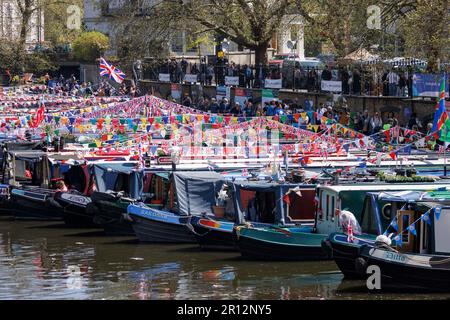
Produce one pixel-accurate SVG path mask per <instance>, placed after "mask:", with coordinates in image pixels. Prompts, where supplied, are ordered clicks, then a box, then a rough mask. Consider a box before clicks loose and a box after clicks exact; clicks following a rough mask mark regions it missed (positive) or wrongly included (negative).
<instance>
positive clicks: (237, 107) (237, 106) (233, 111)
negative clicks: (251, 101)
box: [230, 102, 242, 117]
mask: <svg viewBox="0 0 450 320" xmlns="http://www.w3.org/2000/svg"><path fill="white" fill-rule="evenodd" d="M230 112H231V114H232V115H233V116H235V117H237V116H240V115H242V110H241V105H240V104H239V102H236V103H235V104H234V106H233V108H231V111H230Z"/></svg>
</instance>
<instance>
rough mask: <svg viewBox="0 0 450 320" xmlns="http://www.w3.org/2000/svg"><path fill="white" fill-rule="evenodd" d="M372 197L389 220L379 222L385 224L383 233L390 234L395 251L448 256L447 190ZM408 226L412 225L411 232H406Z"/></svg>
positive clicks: (449, 212) (449, 211) (449, 203)
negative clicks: (392, 222)
mask: <svg viewBox="0 0 450 320" xmlns="http://www.w3.org/2000/svg"><path fill="white" fill-rule="evenodd" d="M376 197H377V200H378V202H379V204H380V205H383V207H382V208H383V209H384V210H385V211H386V215H388V214H390V216H391V217H392V218H391V219H389V220H388V219H386V220H388V221H386V222H385V221H384V219H383V222H384V223H386V227H385V230H386V233H387V234H392V236H391V237H392V238H393V239H394V240H395V247H396V249H397V250H398V251H399V252H405V253H415V254H430V255H449V254H450V233H449V232H448V231H449V230H450V192H449V191H447V190H436V191H428V192H417V191H410V192H394V193H388V192H383V193H379V194H377V195H376ZM391 221H395V222H396V225H397V227H396V228H394V227H393V226H392V225H391V224H390V222H391ZM411 225H413V226H414V232H412V231H410V230H408V227H410V226H411ZM383 232H384V231H383ZM383 232H382V233H383ZM413 233H415V234H413ZM380 234H381V233H380ZM397 237H398V238H397ZM400 237H401V238H400Z"/></svg>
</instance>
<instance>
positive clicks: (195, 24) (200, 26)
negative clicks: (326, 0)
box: [120, 0, 295, 64]
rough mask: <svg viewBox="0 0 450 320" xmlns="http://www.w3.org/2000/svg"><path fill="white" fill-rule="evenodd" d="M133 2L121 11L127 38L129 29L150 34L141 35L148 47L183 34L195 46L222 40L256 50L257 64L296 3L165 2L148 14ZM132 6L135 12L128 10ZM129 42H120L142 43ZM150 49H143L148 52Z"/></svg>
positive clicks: (246, 0)
mask: <svg viewBox="0 0 450 320" xmlns="http://www.w3.org/2000/svg"><path fill="white" fill-rule="evenodd" d="M134 2H136V1H130V2H129V3H130V4H131V5H125V6H124V8H128V10H120V12H121V13H120V16H121V17H120V20H121V21H122V23H121V25H122V26H123V28H122V30H124V31H125V34H127V35H128V38H130V37H132V36H133V34H130V33H129V32H128V33H127V32H126V30H127V28H128V30H129V29H132V30H133V29H134V30H142V29H143V30H147V31H146V32H142V33H139V36H142V37H143V38H146V40H145V43H146V44H147V45H148V44H149V43H151V41H155V40H156V39H158V38H159V39H165V41H166V42H167V40H168V39H169V38H170V37H171V36H173V35H174V34H176V33H177V32H180V31H185V32H186V33H187V34H189V36H190V38H191V42H192V43H195V42H196V41H197V39H198V38H202V37H204V35H205V34H208V35H212V36H213V37H215V36H220V37H224V38H227V39H229V40H231V41H233V42H235V43H236V44H238V45H240V46H242V47H245V48H248V49H251V50H254V51H255V56H256V59H255V60H256V63H257V64H258V63H265V62H267V55H266V53H267V49H268V48H269V46H270V42H271V40H272V37H273V36H274V34H275V33H276V32H277V31H278V29H279V28H280V26H281V24H282V21H283V18H285V16H286V15H288V14H291V13H293V12H292V10H293V9H295V8H294V6H293V5H294V1H293V0H277V1H274V0H227V1H218V0H208V1H205V0H188V1H180V0H166V1H159V2H156V3H154V4H153V5H150V6H147V7H145V8H144V9H145V10H143V8H142V6H136V5H135V4H134ZM133 6H134V8H135V10H134V11H133V10H129V8H130V7H133ZM124 12H128V14H124ZM130 13H131V14H130ZM294 13H295V12H294ZM137 16H140V17H137ZM134 34H136V33H134ZM149 37H150V38H149ZM126 38H127V37H125V38H122V40H121V41H123V42H126V41H127V42H128V43H127V44H128V45H127V47H129V43H139V42H140V40H143V39H137V40H136V39H133V40H132V39H126ZM147 45H146V46H141V47H142V48H145V49H147V48H148V47H147Z"/></svg>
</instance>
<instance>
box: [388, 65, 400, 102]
mask: <svg viewBox="0 0 450 320" xmlns="http://www.w3.org/2000/svg"><path fill="white" fill-rule="evenodd" d="M387 81H388V84H389V95H390V96H397V95H398V82H399V76H398V74H397V73H396V72H394V70H393V69H391V70H390V71H389V73H388V75H387Z"/></svg>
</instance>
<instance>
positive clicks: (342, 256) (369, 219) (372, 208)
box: [316, 183, 450, 279]
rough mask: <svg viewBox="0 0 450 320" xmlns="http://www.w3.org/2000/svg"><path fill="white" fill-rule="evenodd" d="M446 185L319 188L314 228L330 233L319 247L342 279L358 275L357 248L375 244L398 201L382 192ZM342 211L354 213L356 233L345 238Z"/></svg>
mask: <svg viewBox="0 0 450 320" xmlns="http://www.w3.org/2000/svg"><path fill="white" fill-rule="evenodd" d="M448 187H450V185H447V184H440V183H436V184H396V185H389V184H378V185H371V186H370V185H366V186H324V187H320V188H318V195H319V205H318V210H317V211H318V213H317V215H316V225H317V226H318V227H317V229H318V230H322V231H323V232H330V235H329V237H328V238H327V239H326V240H325V241H324V242H323V248H324V250H325V251H326V252H327V253H328V254H330V255H331V256H332V257H333V259H334V261H335V262H336V264H337V265H338V267H339V269H340V270H341V272H342V273H343V274H344V276H345V277H346V278H349V279H354V278H361V273H360V272H358V270H357V269H358V268H359V265H355V259H356V258H355V257H356V255H357V254H358V250H359V248H360V247H361V246H362V245H372V244H374V243H375V239H376V237H377V236H378V235H380V234H383V233H384V231H385V230H386V228H387V227H388V226H389V224H390V221H391V220H392V214H395V210H396V208H397V207H398V206H400V205H401V202H392V201H388V200H387V199H386V198H385V197H386V195H390V196H391V197H400V196H402V195H405V194H411V193H412V194H414V193H417V192H419V193H420V192H424V191H426V190H438V189H440V188H442V189H445V188H448ZM363 197H364V198H363ZM330 199H331V201H332V203H331V204H329V202H330ZM400 199H401V198H400ZM330 208H332V209H333V208H337V210H338V211H337V210H336V211H335V212H334V215H332V214H331V212H330ZM343 210H346V211H351V212H352V213H354V216H355V218H356V220H357V223H358V225H359V227H360V234H355V235H354V237H348V235H347V230H345V228H342V226H341V223H340V221H339V214H340V212H341V211H343ZM393 212H394V213H393ZM332 216H333V217H332ZM319 228H321V229H319Z"/></svg>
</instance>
